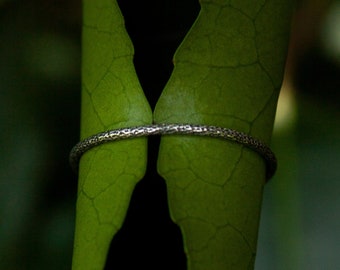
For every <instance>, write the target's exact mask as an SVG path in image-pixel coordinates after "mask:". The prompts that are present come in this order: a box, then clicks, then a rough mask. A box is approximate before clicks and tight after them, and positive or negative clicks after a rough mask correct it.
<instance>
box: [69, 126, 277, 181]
mask: <svg viewBox="0 0 340 270" xmlns="http://www.w3.org/2000/svg"><path fill="white" fill-rule="evenodd" d="M171 134H177V135H198V136H208V137H215V138H221V139H225V140H229V141H234V142H236V143H239V144H242V145H244V146H246V147H248V148H250V149H252V150H253V151H255V152H257V153H258V154H259V155H260V156H262V158H264V160H265V162H266V179H267V181H268V180H269V179H270V178H271V177H272V176H273V175H274V173H275V171H276V168H277V160H276V157H275V155H274V153H273V152H272V151H271V150H270V148H269V147H268V146H266V145H265V144H264V143H262V142H261V141H259V140H257V139H255V138H253V137H251V136H249V135H247V134H245V133H243V132H239V131H236V130H233V129H229V128H222V127H217V126H206V125H192V124H153V125H146V126H137V127H130V128H120V129H114V130H108V131H105V132H101V133H98V134H95V135H92V136H91V137H88V138H86V139H84V140H82V141H80V142H79V143H77V144H76V145H75V146H74V147H73V148H72V150H71V152H70V157H69V160H70V164H71V166H72V168H73V169H74V171H77V170H78V163H79V160H80V158H81V156H82V155H83V154H84V153H85V152H86V151H88V150H89V149H91V148H93V147H95V146H98V145H100V144H103V143H106V142H112V141H118V140H123V139H130V138H138V137H145V136H150V135H171Z"/></svg>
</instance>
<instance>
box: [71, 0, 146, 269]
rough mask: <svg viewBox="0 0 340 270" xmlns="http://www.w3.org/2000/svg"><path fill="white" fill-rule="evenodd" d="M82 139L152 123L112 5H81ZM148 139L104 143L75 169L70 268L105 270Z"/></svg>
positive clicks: (86, 1) (107, 1)
mask: <svg viewBox="0 0 340 270" xmlns="http://www.w3.org/2000/svg"><path fill="white" fill-rule="evenodd" d="M82 44H83V52H82V54H83V55H82V61H83V62H82V111H81V138H82V139H84V138H86V137H88V136H90V135H93V134H96V133H98V132H102V131H105V130H109V129H114V128H121V127H130V126H136V125H143V124H150V123H151V122H152V113H151V109H150V107H149V105H148V102H147V100H146V98H145V96H144V94H143V91H142V89H141V86H140V84H139V82H138V79H137V76H136V73H135V70H134V66H133V61H132V59H133V53H134V51H133V46H132V43H131V41H130V39H129V37H128V35H127V33H126V30H125V26H124V20H123V17H122V15H121V13H120V10H119V8H118V5H117V3H116V1H111V0H98V1H92V0H83V41H82ZM146 161H147V139H146V138H138V139H130V140H126V141H118V142H113V143H106V144H104V145H101V146H98V147H95V148H93V149H91V150H90V151H88V152H86V153H85V154H84V155H83V157H82V159H81V161H80V167H79V187H78V199H77V213H76V232H75V242H74V255H73V263H72V269H73V270H76V269H79V270H86V269H91V270H94V269H103V268H104V265H105V261H106V255H107V251H108V248H109V245H110V242H111V239H112V237H113V235H114V234H115V233H116V232H117V230H118V229H119V228H120V227H121V225H122V222H123V220H124V218H125V215H126V211H127V208H128V204H129V201H130V196H131V193H132V191H133V188H134V186H135V184H136V183H137V182H138V181H139V180H140V179H141V178H142V177H143V175H144V173H145V170H146Z"/></svg>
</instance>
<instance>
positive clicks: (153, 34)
mask: <svg viewBox="0 0 340 270" xmlns="http://www.w3.org/2000/svg"><path fill="white" fill-rule="evenodd" d="M330 2H331V1H323V0H319V1H318V0H315V1H308V0H305V1H299V5H298V8H297V12H296V15H295V17H294V24H293V32H292V40H291V45H290V53H289V57H288V63H287V72H286V81H287V82H288V83H286V84H285V85H286V89H284V90H286V91H284V92H288V93H291V94H292V95H291V96H292V100H293V102H292V101H291V100H288V101H287V100H286V101H285V102H286V105H287V107H288V113H287V115H291V118H289V117H288V118H289V119H288V120H286V122H285V121H283V123H284V124H283V127H281V128H277V129H276V130H275V132H274V138H273V149H274V151H275V152H276V154H277V156H278V158H279V162H280V163H279V165H280V167H279V171H278V173H277V175H276V176H275V177H274V178H273V179H272V181H271V182H269V183H268V184H267V185H266V187H265V194H264V195H265V196H264V203H263V213H262V217H261V227H260V234H259V247H258V256H257V261H256V269H337V265H338V258H337V256H338V251H339V250H340V244H339V243H340V231H339V228H340V217H339V212H340V207H339V205H340V204H339V200H340V199H339V196H338V194H339V190H340V189H339V188H340V183H339V179H340V173H339V170H338V164H339V159H340V157H339V150H340V142H339V135H340V130H339V117H340V109H339V89H340V88H339V87H340V77H339V75H340V71H339V67H340V49H339V47H340V45H339V44H340V43H339V39H340V38H339V30H338V29H340V22H339V20H338V21H336V18H337V17H340V12H339V11H340V7H339V2H337V1H334V2H333V3H332V4H330ZM119 4H120V6H121V9H122V12H123V14H124V16H125V19H126V27H127V30H128V32H129V34H130V37H131V39H132V41H133V43H134V46H135V52H136V54H135V66H136V70H137V74H138V76H139V79H140V82H141V84H142V86H143V89H144V91H145V95H146V96H147V98H148V100H149V102H150V104H151V106H152V107H154V105H155V103H156V101H157V99H158V97H159V94H160V93H161V91H162V89H163V87H164V85H165V83H166V81H167V80H168V78H169V76H170V74H171V70H172V56H173V53H174V51H175V50H176V48H177V47H178V45H179V43H180V42H181V40H182V39H183V37H184V35H185V34H186V32H187V30H188V28H190V26H191V25H192V23H193V21H194V20H195V18H196V16H197V13H198V12H199V5H198V2H197V1H193V0H191V1H180V0H176V1H170V0H165V1H137V0H135V1H132V0H124V1H123V0H121V1H119ZM334 14H335V15H334ZM337 15H339V16H337ZM332 18H333V20H332ZM80 38H81V3H80V1H79V0H72V1H67V0H60V1H56V0H54V1H53V0H31V1H23V0H22V1H19V0H16V1H15V0H12V1H10V0H8V1H0V60H1V65H0V127H1V129H0V269H6V270H7V269H11V270H12V269H13V270H14V269H70V268H71V267H70V265H71V256H72V244H73V234H74V216H75V203H76V188H77V178H76V175H75V174H73V172H72V171H71V169H70V167H69V165H68V153H69V150H70V149H71V147H72V146H73V145H74V144H75V143H76V142H77V141H78V137H79V135H78V134H79V118H80V114H79V111H80V53H81V47H80V46H81V44H80ZM287 85H288V86H287ZM287 89H288V90H287ZM292 112H293V113H292ZM285 123H286V124H285ZM278 126H279V124H278ZM158 143H159V139H158V138H151V139H150V140H149V158H150V159H149V164H148V170H147V174H146V176H145V177H144V179H143V180H142V181H141V182H140V183H139V184H138V185H137V186H136V189H135V192H134V194H133V198H132V201H131V204H130V209H129V211H128V214H127V218H126V220H125V223H124V226H123V228H122V230H121V231H120V232H119V233H118V234H117V235H116V237H115V238H114V240H113V242H112V245H111V249H110V254H109V256H108V263H107V267H106V268H107V269H132V268H133V267H136V266H138V267H146V268H148V269H185V263H186V261H185V256H184V252H183V247H182V239H181V234H180V231H179V229H178V228H177V226H176V225H175V224H173V223H172V222H171V220H170V218H169V214H168V209H167V198H166V196H167V195H166V189H165V184H164V181H163V180H162V179H161V178H160V177H159V176H158V175H157V174H156V157H157V149H158ZM287 179H288V180H287ZM159 262H161V263H159Z"/></svg>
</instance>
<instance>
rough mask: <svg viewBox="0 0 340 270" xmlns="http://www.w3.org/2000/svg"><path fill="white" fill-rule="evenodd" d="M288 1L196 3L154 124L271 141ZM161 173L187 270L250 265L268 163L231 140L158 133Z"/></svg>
mask: <svg viewBox="0 0 340 270" xmlns="http://www.w3.org/2000/svg"><path fill="white" fill-rule="evenodd" d="M291 12H292V3H291V1H286V0H263V1H249V0H247V1H245V0H244V1H240V0H237V1H236V0H230V1H226V0H224V1H222V0H215V1H213V0H202V1H201V12H200V14H199V17H198V19H197V21H196V22H195V24H194V26H193V27H192V29H191V30H190V32H189V33H188V35H187V37H186V38H185V40H184V41H183V43H182V44H181V46H180V48H179V49H178V51H177V52H176V55H175V57H174V63H175V68H174V71H173V73H172V76H171V78H170V80H169V82H168V84H167V85H166V87H165V90H164V91H163V93H162V95H161V98H160V100H159V101H158V103H157V106H156V109H155V113H154V119H155V122H156V123H193V124H206V125H217V126H222V127H227V128H233V129H236V130H238V131H242V132H245V133H248V134H250V135H252V136H254V137H256V138H258V139H260V140H262V141H263V142H265V143H267V144H268V143H269V142H270V138H271V133H272V127H273V121H274V116H275V110H276V103H277V98H278V94H279V89H280V85H281V81H282V75H283V69H284V63H285V56H286V51H287V40H288V34H289V28H290V17H291ZM158 171H159V173H160V174H161V175H162V176H163V177H164V178H165V180H166V182H167V188H168V196H169V205H170V211H171V216H172V219H173V220H174V221H175V222H176V223H177V224H179V226H180V227H181V230H182V233H183V237H184V242H185V250H186V253H187V257H188V268H189V269H191V270H198V269H211V270H218V269H253V266H254V261H255V254H256V241H257V232H258V223H259V214H260V206H261V199H262V189H263V185H264V182H265V164H264V161H263V160H262V159H261V157H260V156H259V155H257V154H256V153H254V152H253V151H251V150H249V149H247V148H245V147H243V146H242V145H238V144H235V143H231V142H228V141H222V140H219V139H214V138H201V137H190V136H168V137H166V136H164V137H163V138H162V140H161V145H160V152H159V157H158Z"/></svg>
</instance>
